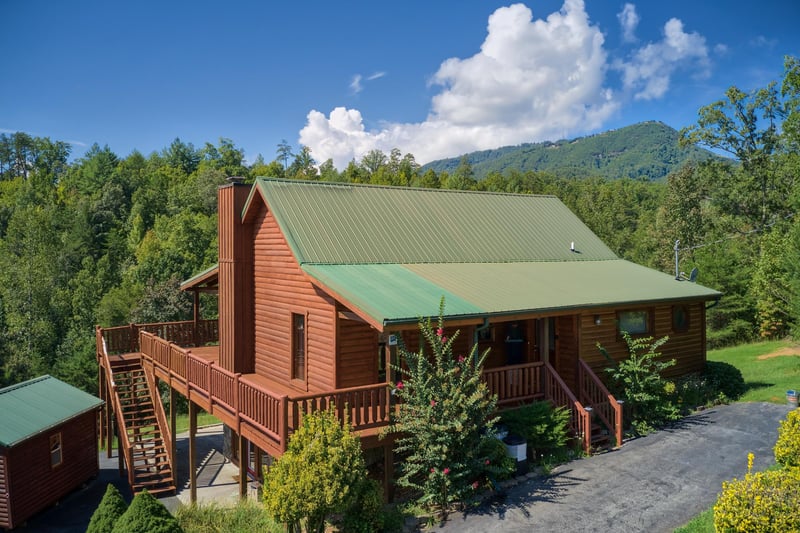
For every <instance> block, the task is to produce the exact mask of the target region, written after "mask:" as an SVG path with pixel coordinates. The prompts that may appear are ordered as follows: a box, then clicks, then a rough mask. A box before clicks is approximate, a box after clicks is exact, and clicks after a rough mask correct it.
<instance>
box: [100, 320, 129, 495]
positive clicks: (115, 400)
mask: <svg viewBox="0 0 800 533" xmlns="http://www.w3.org/2000/svg"><path fill="white" fill-rule="evenodd" d="M95 342H96V346H97V364H99V365H100V366H101V367H102V368H103V372H104V373H105V379H106V383H107V385H108V399H109V400H110V401H111V404H112V408H113V410H114V415H115V418H116V424H117V432H116V433H117V440H118V447H119V448H120V450H122V455H123V457H124V458H125V464H126V465H128V485H129V486H131V487H133V468H132V467H131V466H130V465H132V464H133V447H132V446H131V442H130V439H129V438H128V432H127V431H126V430H125V416H124V415H123V410H122V404H121V403H120V399H119V394H117V384H116V383H115V381H114V372H113V371H112V370H111V363H110V361H109V359H108V346H107V344H106V338H105V337H104V335H103V330H102V329H101V328H96V330H95ZM106 446H108V449H109V450H111V441H110V440H109V441H108V442H107V443H106ZM109 457H110V455H109ZM120 474H121V470H120Z"/></svg>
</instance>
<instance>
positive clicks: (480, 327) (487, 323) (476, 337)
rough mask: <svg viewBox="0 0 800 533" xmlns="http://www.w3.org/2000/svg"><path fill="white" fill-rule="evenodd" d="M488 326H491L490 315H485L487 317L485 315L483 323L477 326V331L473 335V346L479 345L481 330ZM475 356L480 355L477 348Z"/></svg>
mask: <svg viewBox="0 0 800 533" xmlns="http://www.w3.org/2000/svg"><path fill="white" fill-rule="evenodd" d="M488 328H489V317H488V316H485V317H483V324H481V325H480V326H478V327H477V328H475V333H474V334H473V335H472V345H473V346H477V345H478V337H479V336H480V333H481V331H484V330H486V329H488ZM475 357H478V352H477V350H476V351H475Z"/></svg>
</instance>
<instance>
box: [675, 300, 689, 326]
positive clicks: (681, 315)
mask: <svg viewBox="0 0 800 533" xmlns="http://www.w3.org/2000/svg"><path fill="white" fill-rule="evenodd" d="M672 330H673V331H676V332H678V333H684V332H686V331H689V308H688V307H687V306H685V305H676V306H674V307H673V308H672Z"/></svg>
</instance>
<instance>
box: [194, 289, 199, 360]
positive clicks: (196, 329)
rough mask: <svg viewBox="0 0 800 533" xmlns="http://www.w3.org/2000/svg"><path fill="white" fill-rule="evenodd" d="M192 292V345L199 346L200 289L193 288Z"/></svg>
mask: <svg viewBox="0 0 800 533" xmlns="http://www.w3.org/2000/svg"><path fill="white" fill-rule="evenodd" d="M193 292H194V300H193V304H194V305H193V306H192V308H193V309H192V318H193V321H194V324H193V326H194V327H193V330H194V338H193V340H194V345H195V346H200V291H198V290H195V291H193Z"/></svg>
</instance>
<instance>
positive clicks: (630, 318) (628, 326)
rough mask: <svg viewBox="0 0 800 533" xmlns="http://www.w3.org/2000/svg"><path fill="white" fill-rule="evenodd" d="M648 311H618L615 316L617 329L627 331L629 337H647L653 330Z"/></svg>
mask: <svg viewBox="0 0 800 533" xmlns="http://www.w3.org/2000/svg"><path fill="white" fill-rule="evenodd" d="M650 317H651V315H650V311H648V310H647V309H636V310H634V311H620V312H619V313H618V314H617V324H618V329H619V331H620V333H621V332H623V331H627V332H628V333H629V334H631V335H647V334H648V333H650V332H651V331H652V330H653V327H652V324H651V318H650Z"/></svg>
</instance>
